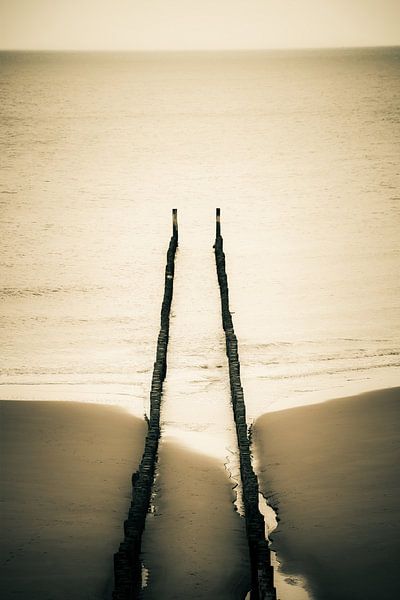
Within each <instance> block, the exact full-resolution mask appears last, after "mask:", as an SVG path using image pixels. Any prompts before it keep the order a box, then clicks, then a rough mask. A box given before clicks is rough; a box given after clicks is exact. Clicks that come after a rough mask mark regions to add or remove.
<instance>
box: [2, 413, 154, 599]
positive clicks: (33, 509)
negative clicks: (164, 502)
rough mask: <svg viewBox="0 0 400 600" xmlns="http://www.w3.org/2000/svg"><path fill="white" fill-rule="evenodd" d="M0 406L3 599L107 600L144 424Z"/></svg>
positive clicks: (119, 417) (125, 417)
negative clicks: (115, 553) (105, 599)
mask: <svg viewBox="0 0 400 600" xmlns="http://www.w3.org/2000/svg"><path fill="white" fill-rule="evenodd" d="M0 410H1V457H2V458H1V496H2V509H1V529H2V541H1V581H2V583H1V598H2V599H3V600H9V599H10V600H11V598H12V599H17V598H21V599H22V598H29V599H30V600H45V599H48V600H71V599H72V598H73V600H98V599H103V598H106V597H110V595H111V589H112V583H113V571H112V569H113V553H114V552H115V551H116V550H117V549H118V545H119V542H120V541H121V539H122V535H123V532H122V526H123V520H124V519H125V517H126V514H127V510H128V507H129V503H130V497H131V486H130V478H131V474H132V472H133V471H134V470H135V468H136V467H137V464H138V463H139V461H140V458H141V454H142V450H143V440H144V436H145V432H146V425H145V423H144V422H142V420H140V419H138V418H135V417H133V416H131V415H129V414H128V413H127V412H124V411H123V410H121V409H118V408H114V407H108V406H99V405H93V404H80V403H72V402H11V401H10V402H7V401H5V402H1V403H0Z"/></svg>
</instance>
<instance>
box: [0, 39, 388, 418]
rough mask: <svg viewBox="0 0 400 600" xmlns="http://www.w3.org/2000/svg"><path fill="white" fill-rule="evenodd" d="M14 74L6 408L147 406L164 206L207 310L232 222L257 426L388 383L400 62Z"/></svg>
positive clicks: (44, 61)
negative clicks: (69, 403)
mask: <svg viewBox="0 0 400 600" xmlns="http://www.w3.org/2000/svg"><path fill="white" fill-rule="evenodd" d="M0 60H1V63H0V66H1V96H0V106H1V115H2V126H1V156H2V171H1V179H2V180H1V189H0V192H1V194H0V202H1V232H2V235H1V246H0V264H1V290H0V297H1V321H0V327H1V348H2V364H1V373H0V384H1V385H0V394H1V397H3V398H12V399H24V400H25V399H47V398H49V399H73V400H80V401H81V400H85V399H86V400H88V401H97V402H98V401H100V402H111V403H120V404H128V405H130V406H135V407H136V408H135V410H137V411H138V412H143V407H144V406H145V405H146V403H147V397H148V383H149V378H150V372H151V368H152V361H153V357H154V352H155V338H156V332H157V329H158V318H159V309H160V302H161V293H162V285H163V269H164V261H165V251H166V247H167V243H168V238H169V235H170V210H171V208H172V207H177V208H178V212H179V223H180V250H179V252H180V256H181V259H182V260H185V252H187V253H188V254H187V256H190V253H192V254H195V255H196V256H197V257H198V258H199V260H200V261H201V260H202V259H201V257H204V264H208V265H209V268H208V270H207V273H205V272H204V271H202V272H201V276H202V278H203V279H202V282H201V290H202V294H203V295H204V298H202V297H201V294H200V297H198V298H197V301H198V311H199V314H200V312H201V305H202V302H203V300H204V303H205V305H207V306H209V304H208V303H207V302H206V301H205V298H206V297H207V296H209V295H210V294H211V296H212V297H213V298H214V297H215V279H214V277H215V274H214V272H213V267H212V260H210V256H209V254H210V253H211V252H212V243H213V236H214V211H215V207H216V206H220V207H221V210H222V233H223V235H224V239H225V249H226V253H227V269H228V274H229V280H230V294H231V305H232V310H233V311H234V313H235V314H234V322H235V327H236V330H237V334H238V338H239V342H240V353H241V359H242V377H243V383H244V387H245V392H246V401H247V404H248V408H249V411H250V414H251V416H252V417H254V416H257V415H258V414H261V413H263V412H265V411H266V410H267V409H268V410H273V409H276V408H282V407H284V406H292V405H296V404H307V403H309V402H314V401H319V400H321V399H327V398H332V397H337V396H344V395H346V394H348V393H352V392H353V391H361V390H364V389H372V388H377V387H387V386H390V385H393V384H394V383H395V380H396V374H397V373H396V368H397V367H398V366H399V363H400V359H399V347H400V343H399V341H400V340H399V338H400V336H399V300H398V299H399V297H400V296H399V279H398V268H399V251H398V237H399V235H398V231H399V220H400V217H399V163H398V152H399V137H400V134H399V116H400V112H399V111H400V109H399V94H400V81H399V66H400V51H399V49H390V48H388V49H374V50H373V49H370V50H368V49H365V50H335V51H322V52H321V51H303V52H294V51H289V52H268V53H258V54H257V53H247V54H246V53H241V54H212V53H210V54H207V53H206V54H188V55H185V54H182V55H179V54H167V55H162V54H150V55H146V54H143V55H140V54H138V55H135V54H102V53H98V54H79V53H76V54H74V53H65V54H64V53H54V54H46V53H31V54H26V53H2V54H1V58H0ZM179 260H180V259H179V257H178V263H177V268H178V269H179ZM196 267H197V266H196ZM180 294H182V296H183V297H182V298H181V297H180ZM185 295H186V292H185V289H184V288H182V290H180V289H178V290H176V297H175V301H176V302H177V306H179V307H183V306H184V305H185ZM189 296H190V294H189ZM192 306H193V303H192ZM194 308H195V307H194ZM209 310H210V312H211V306H210V307H209ZM215 311H219V306H218V305H217V304H216V305H215ZM209 316H210V321H209V323H208V326H205V327H204V337H203V338H201V332H199V325H198V324H196V326H195V327H194V335H193V338H194V339H193V343H194V344H195V346H196V352H195V360H194V361H193V360H191V358H190V349H188V348H186V349H184V348H180V357H179V364H180V365H181V367H182V369H184V368H185V367H187V366H189V367H190V369H192V370H193V371H194V378H195V376H196V374H197V375H198V376H199V377H200V379H202V380H203V381H204V384H205V385H208V384H212V382H213V380H214V379H215V375H216V367H217V365H216V364H214V362H215V361H214V362H213V354H212V353H210V352H209V345H210V343H211V344H212V345H213V344H214V341H215V340H214V337H215V336H217V337H218V336H221V332H220V331H214V327H210V324H211V323H213V324H216V323H217V320H216V319H215V315H211V314H210V315H209ZM202 318H203V317H202ZM193 319H194V320H196V315H195V313H194V315H193ZM208 332H209V333H208ZM199 336H200V337H199ZM207 336H209V337H207ZM210 336H211V337H210ZM220 340H221V348H223V340H222V337H220ZM217 362H218V361H217ZM211 389H212V387H211ZM188 393H190V390H188Z"/></svg>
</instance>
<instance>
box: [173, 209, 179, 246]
mask: <svg viewBox="0 0 400 600" xmlns="http://www.w3.org/2000/svg"><path fill="white" fill-rule="evenodd" d="M172 235H173V237H174V238H176V241H177V242H178V210H177V209H176V208H173V209H172Z"/></svg>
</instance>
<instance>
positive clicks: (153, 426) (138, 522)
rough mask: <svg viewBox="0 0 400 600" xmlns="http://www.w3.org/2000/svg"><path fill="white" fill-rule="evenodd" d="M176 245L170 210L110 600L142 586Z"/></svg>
mask: <svg viewBox="0 0 400 600" xmlns="http://www.w3.org/2000/svg"><path fill="white" fill-rule="evenodd" d="M177 247H178V222H177V211H176V209H173V211H172V237H171V240H170V242H169V247H168V252H167V265H166V267H165V283H164V298H163V302H162V307H161V324H160V332H159V334H158V339H157V352H156V361H155V363H154V369H153V377H152V381H151V391H150V417H149V419H148V432H147V437H146V441H145V446H144V451H143V456H142V460H141V463H140V466H139V469H138V471H136V472H135V473H133V475H132V502H131V506H130V509H129V513H128V518H127V519H126V520H125V522H124V539H123V542H121V544H120V546H119V550H118V552H117V553H116V554H114V591H113V599H114V600H134V599H135V598H139V597H140V594H141V587H142V565H141V561H140V552H141V543H142V534H143V530H144V527H145V520H146V515H147V513H148V511H149V508H150V501H151V493H152V486H153V481H154V475H155V469H156V463H157V451H158V442H159V439H160V410H161V398H162V391H163V382H164V379H165V376H166V373H167V349H168V339H169V317H170V312H171V303H172V295H173V282H174V270H175V254H176V249H177Z"/></svg>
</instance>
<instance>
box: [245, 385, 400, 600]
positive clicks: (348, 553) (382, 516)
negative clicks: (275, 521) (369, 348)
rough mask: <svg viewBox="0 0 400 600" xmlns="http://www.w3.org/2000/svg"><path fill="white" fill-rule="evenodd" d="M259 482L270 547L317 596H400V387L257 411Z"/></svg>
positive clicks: (321, 599)
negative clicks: (272, 515)
mask: <svg viewBox="0 0 400 600" xmlns="http://www.w3.org/2000/svg"><path fill="white" fill-rule="evenodd" d="M253 439H254V452H255V454H256V457H257V462H258V470H259V476H260V485H261V489H262V490H263V493H264V494H265V495H266V496H267V497H269V498H270V501H271V503H272V504H273V505H274V507H275V508H276V510H277V512H278V516H279V519H280V522H279V525H278V529H277V530H276V531H275V532H274V533H273V534H272V540H273V548H274V550H275V551H276V552H277V555H278V559H279V560H280V561H281V563H282V569H283V571H285V572H287V573H288V574H292V575H295V574H299V575H303V576H304V577H305V578H306V579H307V581H308V584H309V586H310V589H311V592H312V595H313V597H314V598H315V600H369V599H370V600H372V599H376V598H380V600H393V599H394V598H397V597H399V595H400V579H399V576H398V557H399V552H400V526H399V523H400V472H399V465H400V388H393V389H388V390H381V391H375V392H370V393H366V394H361V395H359V396H353V397H350V398H344V399H338V400H332V401H329V402H326V403H323V404H317V405H312V406H307V407H301V408H294V409H290V410H285V411H281V412H275V413H270V414H266V415H263V416H262V417H261V418H259V419H258V420H257V421H256V423H255V426H254V438H253Z"/></svg>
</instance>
